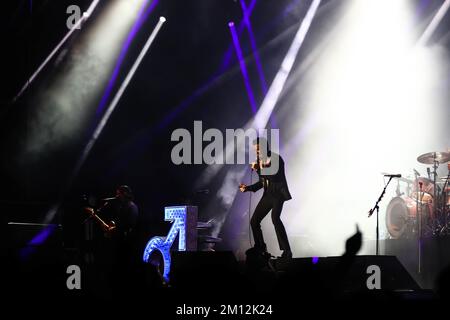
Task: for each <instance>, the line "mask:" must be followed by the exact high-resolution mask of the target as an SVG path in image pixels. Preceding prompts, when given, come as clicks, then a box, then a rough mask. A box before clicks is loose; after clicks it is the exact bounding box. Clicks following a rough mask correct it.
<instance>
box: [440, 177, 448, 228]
mask: <svg viewBox="0 0 450 320" xmlns="http://www.w3.org/2000/svg"><path fill="white" fill-rule="evenodd" d="M449 181H450V171H449V173H448V175H447V179H445V182H444V186H443V187H442V195H441V198H442V199H441V200H442V209H443V214H444V225H443V226H442V228H441V230H440V234H443V235H445V234H444V232H446V233H447V234H448V231H449V221H448V218H449V217H448V216H449V214H450V211H449V210H450V207H449V208H447V203H448V202H447V201H448V197H449V196H448V194H447V191H446V189H447V186H448V185H449Z"/></svg>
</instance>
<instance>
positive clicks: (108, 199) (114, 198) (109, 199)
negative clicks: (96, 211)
mask: <svg viewBox="0 0 450 320" xmlns="http://www.w3.org/2000/svg"><path fill="white" fill-rule="evenodd" d="M116 199H117V198H116V197H113V198H105V199H102V201H111V200H116Z"/></svg>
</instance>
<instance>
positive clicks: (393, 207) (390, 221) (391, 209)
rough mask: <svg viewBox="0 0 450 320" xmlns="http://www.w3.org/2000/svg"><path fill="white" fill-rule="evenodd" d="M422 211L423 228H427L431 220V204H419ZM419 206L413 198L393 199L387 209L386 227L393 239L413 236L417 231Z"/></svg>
mask: <svg viewBox="0 0 450 320" xmlns="http://www.w3.org/2000/svg"><path fill="white" fill-rule="evenodd" d="M419 207H420V210H422V214H421V216H422V226H423V228H425V227H426V225H427V224H428V220H429V219H430V218H431V212H432V207H431V205H430V204H421V203H419ZM416 216H417V204H416V200H414V199H413V198H410V197H407V196H402V197H395V198H393V199H392V200H391V201H390V202H389V204H388V206H387V209H386V227H387V230H388V231H389V234H390V235H391V237H392V238H393V239H398V238H402V237H408V236H411V234H412V233H413V232H414V230H415V226H416Z"/></svg>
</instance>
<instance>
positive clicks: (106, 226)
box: [84, 207, 116, 238]
mask: <svg viewBox="0 0 450 320" xmlns="http://www.w3.org/2000/svg"><path fill="white" fill-rule="evenodd" d="M84 212H86V213H87V214H89V215H90V216H91V217H92V218H94V220H95V221H97V223H98V224H99V225H100V227H101V228H102V230H103V231H104V232H105V236H106V237H107V238H111V237H112V236H113V235H114V233H115V232H116V224H115V222H114V221H110V222H109V223H106V222H105V221H103V219H102V218H100V217H99V216H98V215H97V214H96V213H95V210H94V209H92V208H89V207H85V208H84Z"/></svg>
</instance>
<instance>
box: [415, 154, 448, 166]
mask: <svg viewBox="0 0 450 320" xmlns="http://www.w3.org/2000/svg"><path fill="white" fill-rule="evenodd" d="M417 161H419V162H420V163H424V164H434V162H435V161H436V162H439V163H444V162H448V161H450V152H428V153H424V154H422V155H421V156H419V157H418V158H417Z"/></svg>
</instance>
